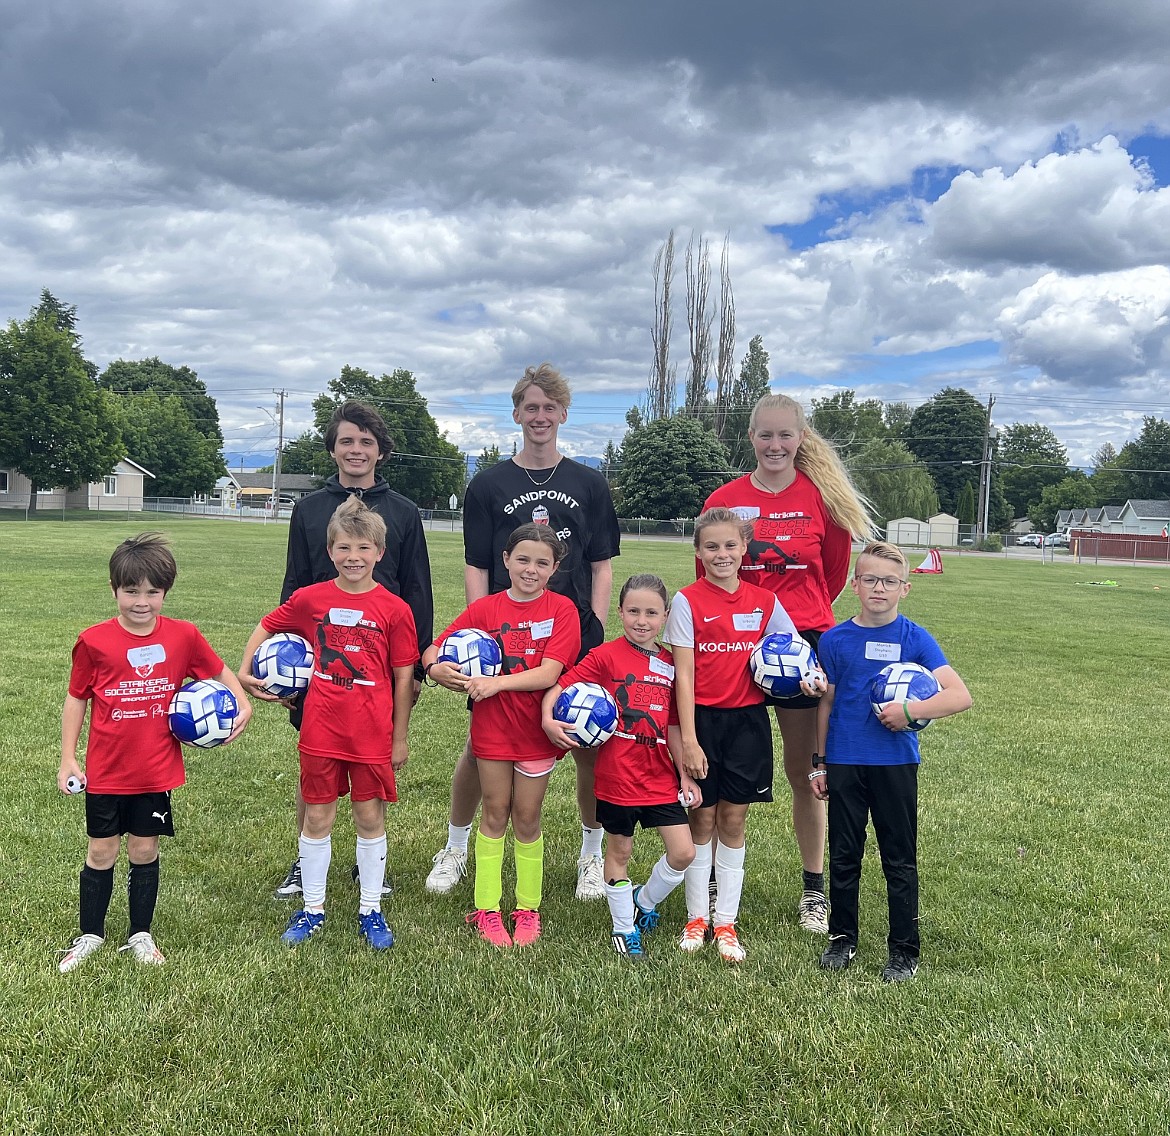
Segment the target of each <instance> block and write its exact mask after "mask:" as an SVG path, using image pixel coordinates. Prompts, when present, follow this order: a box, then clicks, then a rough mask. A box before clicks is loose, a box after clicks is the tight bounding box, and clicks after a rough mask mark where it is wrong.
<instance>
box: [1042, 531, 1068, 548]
mask: <svg viewBox="0 0 1170 1136" xmlns="http://www.w3.org/2000/svg"><path fill="white" fill-rule="evenodd" d="M1044 547H1045V548H1068V537H1067V536H1066V535H1065V534H1064V533H1049V534H1048V535H1047V536H1046V537H1045V538H1044Z"/></svg>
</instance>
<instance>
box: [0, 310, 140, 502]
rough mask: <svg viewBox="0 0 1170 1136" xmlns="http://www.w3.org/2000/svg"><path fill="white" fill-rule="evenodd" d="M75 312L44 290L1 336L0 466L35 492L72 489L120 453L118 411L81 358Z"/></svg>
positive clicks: (103, 471) (101, 473) (99, 474)
mask: <svg viewBox="0 0 1170 1136" xmlns="http://www.w3.org/2000/svg"><path fill="white" fill-rule="evenodd" d="M74 322H75V310H74V309H73V308H71V307H67V306H65V305H62V304H60V303H59V301H57V300H56V298H55V297H54V296H52V295H51V293H49V292H47V291H46V292H43V293H42V294H41V304H40V306H39V307H38V308H34V309H33V310H32V311H31V312H30V313H29V317H28V319H27V320H24V321H22V322H17V321H16V320H11V321H9V324H8V327H7V328H6V329H4V330H3V331H0V465H3V466H7V467H8V468H10V469H15V470H17V471H19V472H20V473H22V474H24V476H25V477H27V478H28V479H29V481H31V482H32V495H31V499H30V501H29V509H30V510H35V509H36V500H37V490H38V489H40V488H55V487H56V486H64V487H65V488H66V489H77V488H80V487H81V486H82V485H86V484H88V483H89V482H92V481H97V480H100V479H101V478H103V477H105V476H106V475H107V474H109V473H111V472H112V471H113V469H114V466H115V465H117V463H118V461H119V460H120V459H121V458H123V457H124V456H126V454H125V450H124V449H123V445H122V435H121V431H120V429H119V421H118V412H117V407H116V406H115V405H114V404H113V402H112V400H111V399H110V398H109V396H108V395H106V393H105V392H104V391H102V390H100V389H99V388H98V386H97V384H96V383H95V382H94V379H93V374H94V371H95V368H94V367H93V365H92V364H90V363H88V362H87V361H86V360H85V358H84V357H83V356H82V354H81V339H80V337H79V336H78V334H77V333H76V331H75V330H74Z"/></svg>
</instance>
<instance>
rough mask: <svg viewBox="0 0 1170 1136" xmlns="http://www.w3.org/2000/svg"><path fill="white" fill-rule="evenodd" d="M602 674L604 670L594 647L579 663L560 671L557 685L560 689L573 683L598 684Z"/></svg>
mask: <svg viewBox="0 0 1170 1136" xmlns="http://www.w3.org/2000/svg"><path fill="white" fill-rule="evenodd" d="M604 673H605V668H604V667H603V666H602V664H601V659H600V656H599V655H598V653H597V648H596V647H594V648H593V650H592V651H590V652H589V654H588V655H586V656H585V658H583V659H582V660H581V661H580V662H579V663H574V664H573V666H571V667H567V668H566V669H565V670H563V671H561V675H560V678H558V679H557V683H558V684H559V685H560V686H561V687H562V688H564V687H568V686H572V685H573V683H575V682H596V683H600V682H601V679H602V676H603V674H604Z"/></svg>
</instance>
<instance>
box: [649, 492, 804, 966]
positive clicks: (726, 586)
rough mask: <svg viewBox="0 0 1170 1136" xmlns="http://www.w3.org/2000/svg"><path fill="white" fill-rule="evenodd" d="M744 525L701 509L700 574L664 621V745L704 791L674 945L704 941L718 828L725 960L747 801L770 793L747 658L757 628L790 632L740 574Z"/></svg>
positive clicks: (762, 711) (723, 512)
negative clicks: (668, 711)
mask: <svg viewBox="0 0 1170 1136" xmlns="http://www.w3.org/2000/svg"><path fill="white" fill-rule="evenodd" d="M750 532H751V526H750V524H748V523H747V522H746V521H741V520H740V519H739V518H738V517H737V516H736V515H735V514H734V513H732V512H731V511H730V510H729V509H722V508H716V509H708V510H707V511H706V512H704V513H702V514H701V515H700V516H699V517H698V518H697V519H696V521H695V551H696V552H697V553H698V556H699V560H700V563H701V564H702V566H703V576H702V578H701V579H699V580H696V581H695V583H693V584H690V585H688V586H687V587H685V588H683V589H682V591H680V592H679V593H678V595H677V596H675V599H674V603H673V604H672V605H671V609H670V618H669V619H668V620H667V624H666V638H667V639H668V640H669V641H670V645H671V649H672V651H673V654H674V666H675V685H674V691H675V698H676V700H677V703H678V718H679V724H678V725H677V726H674V727H671V733H670V750H671V752H672V753H673V754H675V756H676V758H678V759H679V760H680V762H681V765H682V768H683V769H684V770H685V771H686V773H687V774H689V775H690V776H691V777H693V778H694V779H695V781H697V782H698V784H699V788H700V789H701V790H702V794H703V801H702V804H701V806H700V807H699V808H697V809H695V810H693V811H692V813H691V835H692V836H693V837H694V841H695V858H694V860H693V861H692V862H691V865H690V867H689V868H687V870H686V875H685V887H686V896H687V925H686V927H685V928H684V929H683V933H682V938H681V939H680V941H679V946H680V947H681V948H682V949H683V950H684V951H697V950H699V949H700V948H701V947H702V945H703V943H704V941H705V940H706V937H707V913H708V903H709V892H708V883H709V879H710V874H711V840H712V837H713V836H716V835H718V838H719V848H718V851H717V852H716V854H715V882H716V888H717V892H716V897H715V910H714V930H713V934H714V938H715V944H716V946H717V947H718V949H719V955H720V957H721V958H723V959H725V960H726V961H727V962H742V961H743V959H744V957H745V955H746V952H745V950H744V947H743V944H742V943H741V942H740V941H739V936H738V933H737V932H736V929H735V921H736V918H737V917H738V915H739V901H740V894H741V892H742V890H743V864H744V826H745V824H746V822H747V811H748V806H749V805H750V804H752V803H753V802H756V801H760V802H765V801H770V800H771V799H772V727H771V725H770V723H769V721H768V712H767V710H766V708H765V707H764V695H763V692H762V691H761V690H760V688H759V687H758V686H756V684H755V683H754V682H753V681H752V678H751V674H750V673H749V671H748V659H749V657H750V655H751V651H752V648H753V647H755V645H756V644H757V643H758V642H759V641H760V640H761V639H762V638H763V637H764V636H765V635H769V634H771V633H772V632H774V631H787V632H789V634H795V633H796V627H795V626H794V625H793V623H792V620H791V619H789V617H788V614H787V612H785V610H784V608H783V607H782V606H781V604H780V601H779V600H778V599H777V598H776V596H775V594H774V593H772V592H767V591H765V590H764V589H763V588H757V587H756V586H755V584H749V583H746V582H744V581H743V580H741V579H740V577H739V568H740V564H741V563H742V561H743V557H744V555H745V553H746V552H747V542H748V537H749V535H750Z"/></svg>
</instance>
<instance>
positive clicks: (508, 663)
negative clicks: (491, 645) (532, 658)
mask: <svg viewBox="0 0 1170 1136" xmlns="http://www.w3.org/2000/svg"><path fill="white" fill-rule="evenodd" d="M510 631H512V625H511V624H510V623H501V624H500V629H499V631H493V632H492V633H491V636H492V638H493V639H494V640H495V641H496V644H497V646H498V647H499V648H500V674H506V675H510V674H515V673H516V672H517V671H526V670H528V664H527V662H526V661H525V658H524V656H523V655H509V654H508V648H507V641H508V633H509V632H510ZM518 635H519V636H522V637H524V642H525V643H528V644H531V643H532V639H531V637H530V636H529V635H528V632H527V631H525V630H522V629H521V630H518V631H513V632H512V637H513V638H515V637H516V636H518ZM519 649H520V650H523V649H524V648H523V647H520V648H519Z"/></svg>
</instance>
